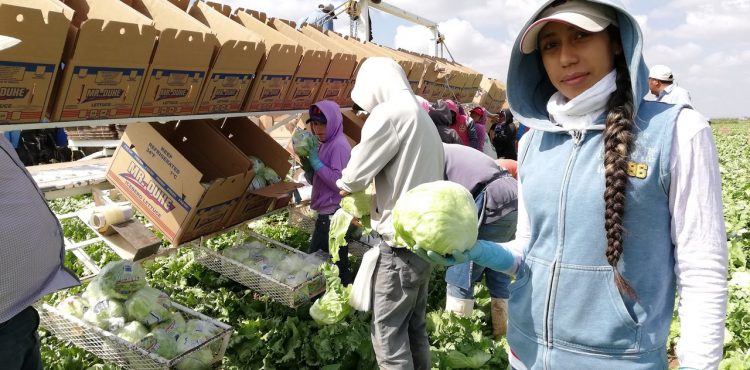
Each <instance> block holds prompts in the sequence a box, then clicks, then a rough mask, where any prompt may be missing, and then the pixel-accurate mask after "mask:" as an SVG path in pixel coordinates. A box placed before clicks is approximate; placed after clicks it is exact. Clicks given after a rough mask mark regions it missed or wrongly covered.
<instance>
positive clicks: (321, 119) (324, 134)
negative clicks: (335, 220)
mask: <svg viewBox="0 0 750 370" xmlns="http://www.w3.org/2000/svg"><path fill="white" fill-rule="evenodd" d="M309 113H310V118H309V119H308V120H307V123H308V124H309V125H310V129H311V130H312V132H313V134H314V135H315V136H316V137H317V138H318V141H320V147H319V148H313V149H312V150H310V156H309V157H306V158H302V161H301V162H302V168H303V169H304V170H305V177H306V178H307V181H308V182H309V183H310V184H312V195H311V197H310V208H312V209H313V210H315V211H316V212H318V218H317V219H316V220H315V230H313V235H312V241H311V242H310V250H309V253H313V252H315V251H318V250H323V251H326V252H327V251H328V231H329V230H330V229H331V216H333V214H334V213H335V212H336V210H337V209H339V203H340V202H341V195H340V194H339V188H338V187H337V186H336V181H337V180H338V179H340V178H341V171H342V170H343V169H344V167H346V164H347V163H349V157H350V156H351V152H352V147H351V146H350V145H349V141H347V140H346V136H345V135H344V128H343V127H344V126H343V122H344V118H343V117H342V115H341V109H340V108H339V105H338V104H336V103H335V102H333V101H330V100H322V101H319V102H317V103H315V104H313V105H312V106H310V109H309ZM336 265H337V266H338V267H339V276H340V277H341V283H342V284H344V285H349V284H351V283H352V275H351V272H350V270H349V247H347V246H343V247H341V248H339V261H338V262H336Z"/></svg>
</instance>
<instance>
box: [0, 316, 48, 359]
mask: <svg viewBox="0 0 750 370" xmlns="http://www.w3.org/2000/svg"><path fill="white" fill-rule="evenodd" d="M38 328H39V314H37V312H36V310H35V309H34V308H33V307H31V306H29V307H28V308H26V309H25V310H23V311H21V312H20V313H19V314H17V315H16V316H13V318H11V319H10V320H8V321H6V322H4V323H0V363H1V364H2V365H1V366H0V367H1V368H3V369H12V370H42V355H41V352H40V350H39V334H37V332H36V330H37V329H38Z"/></svg>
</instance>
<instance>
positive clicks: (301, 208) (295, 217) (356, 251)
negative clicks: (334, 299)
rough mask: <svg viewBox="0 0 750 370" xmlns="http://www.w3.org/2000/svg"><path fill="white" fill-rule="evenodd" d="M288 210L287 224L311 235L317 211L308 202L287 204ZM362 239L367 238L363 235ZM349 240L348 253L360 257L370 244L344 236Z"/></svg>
mask: <svg viewBox="0 0 750 370" xmlns="http://www.w3.org/2000/svg"><path fill="white" fill-rule="evenodd" d="M287 209H288V212H289V221H288V222H289V225H291V226H294V227H297V228H299V229H302V230H304V231H307V232H308V233H309V234H310V235H312V233H313V230H315V218H316V217H318V215H317V213H316V212H315V211H314V210H312V209H311V208H310V204H309V203H300V204H290V205H289V206H287ZM363 239H367V237H364V238H363ZM346 240H347V241H348V242H349V244H348V245H349V254H351V255H352V256H357V257H362V256H363V255H364V254H365V252H367V251H368V250H369V249H370V248H372V246H371V245H370V244H368V243H366V242H364V241H362V240H358V239H354V238H348V237H347V238H346Z"/></svg>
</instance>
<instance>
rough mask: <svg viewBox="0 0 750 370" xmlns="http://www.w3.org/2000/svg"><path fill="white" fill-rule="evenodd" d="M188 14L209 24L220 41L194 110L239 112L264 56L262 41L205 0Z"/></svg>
mask: <svg viewBox="0 0 750 370" xmlns="http://www.w3.org/2000/svg"><path fill="white" fill-rule="evenodd" d="M173 1H177V0H173ZM181 1H183V2H184V3H187V0H181ZM190 15H191V16H193V17H194V18H195V19H197V20H198V21H200V22H201V23H203V24H204V25H206V26H208V27H210V28H211V30H212V31H213V32H214V34H215V35H216V37H217V39H218V40H219V43H220V44H221V47H220V48H219V49H218V50H217V52H216V53H215V54H214V56H213V59H212V62H211V69H210V70H209V72H208V77H207V78H206V83H205V84H204V85H203V91H202V92H201V94H200V98H199V100H198V105H197V106H196V109H195V113H197V114H207V113H224V112H239V111H241V110H242V107H243V105H244V104H245V101H246V99H247V96H248V93H249V92H250V87H251V86H252V82H253V81H254V79H255V75H256V72H257V70H258V66H259V65H260V62H261V59H262V58H263V56H264V55H265V52H266V46H265V44H264V43H263V41H262V40H261V39H260V38H259V37H258V36H257V35H256V34H254V33H252V32H250V31H248V30H247V28H245V27H242V26H241V25H240V24H238V23H237V22H234V21H232V20H231V19H229V18H227V17H226V16H225V15H224V14H222V13H221V12H219V11H218V10H217V9H215V8H214V7H212V6H211V5H208V4H206V3H204V2H201V1H198V2H196V3H195V4H194V5H193V7H192V8H190ZM227 15H228V14H227Z"/></svg>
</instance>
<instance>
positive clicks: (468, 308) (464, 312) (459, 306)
mask: <svg viewBox="0 0 750 370" xmlns="http://www.w3.org/2000/svg"><path fill="white" fill-rule="evenodd" d="M445 311H447V312H453V313H455V314H456V315H458V316H463V317H469V316H471V313H472V312H473V311H474V300H473V299H462V298H456V297H451V296H449V295H446V296H445Z"/></svg>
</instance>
